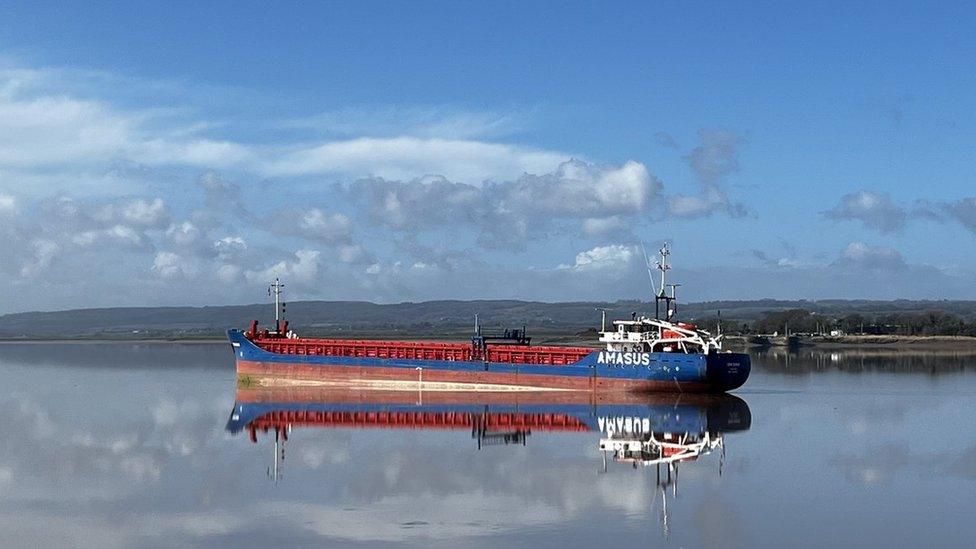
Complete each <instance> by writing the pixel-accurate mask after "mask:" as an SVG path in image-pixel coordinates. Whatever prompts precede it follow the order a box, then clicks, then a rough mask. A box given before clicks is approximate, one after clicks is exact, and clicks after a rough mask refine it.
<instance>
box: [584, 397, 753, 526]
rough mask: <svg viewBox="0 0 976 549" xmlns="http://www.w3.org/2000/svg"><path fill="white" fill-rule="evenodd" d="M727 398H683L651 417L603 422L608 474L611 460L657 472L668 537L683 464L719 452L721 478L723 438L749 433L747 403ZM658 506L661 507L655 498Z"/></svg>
mask: <svg viewBox="0 0 976 549" xmlns="http://www.w3.org/2000/svg"><path fill="white" fill-rule="evenodd" d="M724 397H725V398H721V399H713V400H712V401H710V402H700V401H694V400H693V401H690V402H689V401H686V400H684V399H682V398H679V399H678V400H676V401H675V402H674V404H673V406H672V407H671V408H670V409H669V410H663V409H659V410H658V414H657V415H656V416H654V417H653V418H651V417H643V418H641V417H625V416H617V417H601V418H600V419H599V427H600V431H601V432H602V433H603V438H601V439H600V450H601V452H602V453H603V469H604V471H607V464H608V460H610V461H613V462H615V463H626V464H630V465H631V466H632V467H634V468H638V467H654V468H655V473H656V482H655V485H656V487H657V495H659V496H660V499H661V511H660V522H661V530H662V533H663V534H664V535H665V537H667V536H668V535H669V534H670V524H669V522H670V516H671V515H670V512H669V511H668V497H669V496H668V492H669V491H670V496H671V497H676V496H677V493H678V467H679V465H680V464H682V463H686V462H692V461H697V460H698V458H700V457H702V456H705V455H708V454H710V453H712V452H713V451H714V450H716V449H717V450H719V451H720V457H719V461H718V474H719V475H721V474H722V469H723V467H724V464H725V433H729V432H735V431H746V430H748V429H749V427H750V425H751V423H752V416H751V413H750V411H749V406H748V405H747V404H746V402H745V401H744V400H742V399H740V398H737V397H734V396H731V395H724ZM654 502H655V505H657V497H655V500H654Z"/></svg>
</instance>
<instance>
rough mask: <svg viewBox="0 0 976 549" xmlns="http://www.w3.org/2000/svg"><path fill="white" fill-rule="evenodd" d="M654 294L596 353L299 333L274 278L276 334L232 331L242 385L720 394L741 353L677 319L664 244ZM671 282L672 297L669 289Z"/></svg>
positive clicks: (493, 339) (738, 370)
mask: <svg viewBox="0 0 976 549" xmlns="http://www.w3.org/2000/svg"><path fill="white" fill-rule="evenodd" d="M660 254H661V256H660V260H659V261H658V262H657V269H658V270H660V273H661V279H660V291H658V290H657V289H655V313H654V316H653V317H649V316H644V315H638V314H637V313H634V314H632V315H631V318H630V319H624V320H614V321H612V322H611V323H610V325H609V326H608V325H607V319H606V312H604V314H603V318H602V321H601V330H600V337H599V342H600V343H601V344H602V345H604V347H603V348H602V349H593V348H589V347H561V346H537V345H536V346H534V345H531V338H530V337H528V336H527V334H526V332H525V329H524V328H522V329H515V330H505V332H504V333H502V334H499V335H486V334H485V333H483V331H482V328H481V326H480V325H479V324H478V322H477V321H476V322H475V333H474V336H473V337H472V338H471V342H470V343H457V342H429V341H381V340H358V339H317V338H301V337H298V336H297V335H296V334H295V333H294V332H293V331H292V330H291V329H289V325H288V322H287V321H286V320H284V319H283V314H282V313H283V311H282V305H281V299H280V296H281V292H282V288H283V285H282V284H281V283H280V282H279V281H278V280H277V279H276V280H275V282H274V283H273V284H272V285H271V286H270V287H269V293H270V294H272V295H273V296H274V298H275V326H274V329H273V330H269V329H264V330H261V329H259V328H258V322H257V321H252V322H251V325H250V328H249V329H248V330H247V331H243V330H238V329H234V330H229V331H228V333H227V335H228V338H229V340H230V343H231V345H232V346H233V350H234V354H235V358H236V363H237V377H238V382H239V383H240V384H243V385H251V384H255V385H259V386H266V387H270V386H300V385H319V386H322V385H326V386H327V385H343V386H356V387H360V388H369V389H384V390H411V391H412V390H414V389H415V388H418V387H419V388H422V389H423V390H426V391H487V392H505V391H530V390H535V391H538V390H547V391H621V392H725V391H730V390H732V389H735V388H737V387H740V386H741V385H742V384H743V383H745V381H746V379H747V378H748V377H749V371H750V359H749V355H747V354H744V353H733V352H729V351H723V350H722V343H721V334H717V335H715V336H713V335H712V334H711V333H709V332H708V331H706V330H702V329H699V328H698V327H697V326H695V325H694V324H690V323H686V322H679V321H677V319H676V296H675V288H676V287H677V286H678V285H677V284H668V283H667V278H666V276H667V271H668V270H669V269H670V265H669V264H668V256H669V254H670V250H669V249H668V246H667V245H665V246H664V247H663V248H661V251H660ZM668 288H670V293H668V292H667V289H668Z"/></svg>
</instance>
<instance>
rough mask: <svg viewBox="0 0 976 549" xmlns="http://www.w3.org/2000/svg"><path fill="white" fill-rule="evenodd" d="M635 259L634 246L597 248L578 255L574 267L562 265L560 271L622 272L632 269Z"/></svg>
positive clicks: (620, 245)
mask: <svg viewBox="0 0 976 549" xmlns="http://www.w3.org/2000/svg"><path fill="white" fill-rule="evenodd" d="M633 259H634V248H633V246H625V245H623V244H611V245H609V246H597V247H595V248H593V249H590V250H586V251H583V252H580V253H578V254H576V261H575V262H574V263H573V264H572V265H560V266H559V268H560V269H572V270H576V271H597V270H608V269H609V270H616V271H622V270H626V269H627V268H628V267H630V264H631V261H632V260H633Z"/></svg>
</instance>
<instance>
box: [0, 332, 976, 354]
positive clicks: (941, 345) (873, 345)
mask: <svg viewBox="0 0 976 549" xmlns="http://www.w3.org/2000/svg"><path fill="white" fill-rule="evenodd" d="M326 337H328V336H326ZM332 337H335V336H332ZM749 337H750V336H739V335H730V336H727V337H726V338H725V344H726V348H728V349H738V350H745V351H759V350H778V349H782V350H786V349H803V348H807V349H820V350H845V349H849V350H864V349H878V350H883V349H889V350H893V351H894V350H906V351H911V350H918V351H933V350H936V351H966V350H969V351H974V352H976V337H969V336H896V335H880V336H873V335H847V336H839V337H829V336H828V337H824V336H813V337H806V338H804V337H801V338H800V339H799V341H798V343H797V344H796V345H794V346H792V347H789V346H787V345H785V344H778V345H756V344H754V343H750V342H749ZM364 338H365V339H378V340H386V339H398V340H413V339H424V340H428V341H429V340H435V341H455V342H456V341H465V340H466V338H459V337H458V334H456V333H451V334H429V333H428V334H423V336H420V335H416V336H414V335H409V334H403V333H398V334H378V333H370V334H368V335H367V334H362V335H360V336H355V335H353V334H343V335H342V336H341V337H339V338H337V339H364ZM538 339H539V341H538V344H541V345H571V346H579V347H593V348H594V349H596V348H599V346H598V345H596V344H595V343H594V342H593V341H590V340H588V339H582V338H581V337H580V335H579V334H565V335H556V334H549V335H548V337H540V338H538ZM225 343H227V339H225V338H223V337H219V336H214V337H185V338H181V337H168V338H162V337H158V338H131V339H130V338H110V337H77V338H72V337H60V338H41V337H28V338H3V339H0V345H17V344H25V345H44V344H53V345H65V344H91V345H94V344H140V345H217V344H225Z"/></svg>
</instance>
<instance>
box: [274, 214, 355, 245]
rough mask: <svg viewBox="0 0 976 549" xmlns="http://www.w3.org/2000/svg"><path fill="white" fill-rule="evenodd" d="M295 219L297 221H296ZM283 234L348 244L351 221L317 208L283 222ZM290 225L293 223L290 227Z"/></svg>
mask: <svg viewBox="0 0 976 549" xmlns="http://www.w3.org/2000/svg"><path fill="white" fill-rule="evenodd" d="M296 218H297V219H296ZM283 222H284V224H285V226H284V227H276V228H279V229H282V231H283V232H293V233H294V234H298V235H300V236H303V237H305V238H310V239H312V240H318V241H320V242H323V243H326V244H336V243H340V242H348V241H349V238H350V236H351V234H352V221H351V220H350V219H349V218H348V217H346V216H345V215H344V214H341V213H328V212H324V211H322V210H320V209H319V208H312V209H310V210H305V211H304V212H299V213H298V214H297V216H288V218H287V219H284V220H283ZM292 223H295V225H294V227H292Z"/></svg>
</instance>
